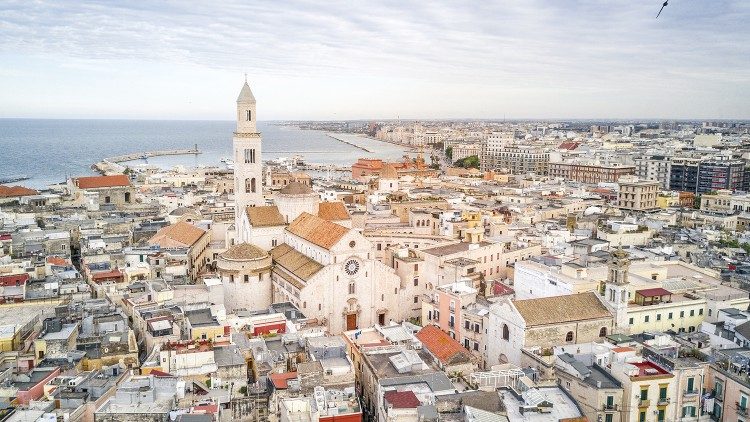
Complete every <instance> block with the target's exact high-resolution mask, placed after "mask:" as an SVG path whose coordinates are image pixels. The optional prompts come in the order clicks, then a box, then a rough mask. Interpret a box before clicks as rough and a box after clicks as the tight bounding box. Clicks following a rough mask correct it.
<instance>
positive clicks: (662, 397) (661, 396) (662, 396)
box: [659, 386, 667, 401]
mask: <svg viewBox="0 0 750 422" xmlns="http://www.w3.org/2000/svg"><path fill="white" fill-rule="evenodd" d="M666 399H667V387H666V386H660V387H659V401H663V400H666Z"/></svg>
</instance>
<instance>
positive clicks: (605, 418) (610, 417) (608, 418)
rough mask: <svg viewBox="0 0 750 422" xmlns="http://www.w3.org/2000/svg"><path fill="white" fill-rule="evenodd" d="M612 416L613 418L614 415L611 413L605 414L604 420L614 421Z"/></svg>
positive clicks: (606, 421) (605, 421)
mask: <svg viewBox="0 0 750 422" xmlns="http://www.w3.org/2000/svg"><path fill="white" fill-rule="evenodd" d="M613 418H614V415H612V414H611V413H609V414H606V415H604V422H612V421H614V419H613Z"/></svg>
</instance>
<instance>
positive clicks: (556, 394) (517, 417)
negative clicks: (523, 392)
mask: <svg viewBox="0 0 750 422" xmlns="http://www.w3.org/2000/svg"><path fill="white" fill-rule="evenodd" d="M538 390H539V392H540V393H541V394H542V396H544V399H545V400H547V401H549V402H550V403H552V409H551V412H549V413H530V412H526V413H524V414H521V412H520V410H519V407H520V406H524V405H525V403H524V402H523V401H521V400H518V399H517V398H516V396H514V395H513V394H511V393H509V392H505V393H504V394H503V396H502V397H503V404H504V405H505V409H506V410H507V411H508V420H511V421H533V422H558V421H559V420H560V419H567V418H578V417H580V416H582V415H581V411H580V410H578V406H576V404H575V402H574V401H573V400H571V399H570V397H568V396H567V395H566V394H565V393H563V392H562V390H560V388H558V387H548V388H539V389H538ZM501 392H502V390H501Z"/></svg>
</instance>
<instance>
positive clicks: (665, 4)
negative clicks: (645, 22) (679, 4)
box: [656, 0, 669, 18]
mask: <svg viewBox="0 0 750 422" xmlns="http://www.w3.org/2000/svg"><path fill="white" fill-rule="evenodd" d="M668 5H669V0H667V1H665V2H664V4H662V5H661V9H659V13H657V14H656V17H657V18H658V17H659V15H661V11H662V10H664V8H665V7H667V6H668Z"/></svg>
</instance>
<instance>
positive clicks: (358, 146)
mask: <svg viewBox="0 0 750 422" xmlns="http://www.w3.org/2000/svg"><path fill="white" fill-rule="evenodd" d="M326 136H328V137H329V138H332V139H335V140H337V141H339V142H343V143H345V144H347V145H351V146H353V147H354V148H359V149H361V150H362V151H365V152H369V153H370V154H372V153H373V151H370V150H369V149H367V148H365V147H363V146H361V145H357V144H355V143H352V142H349V141H347V140H344V139H341V138H337V137H335V136H333V134H331V133H326Z"/></svg>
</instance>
